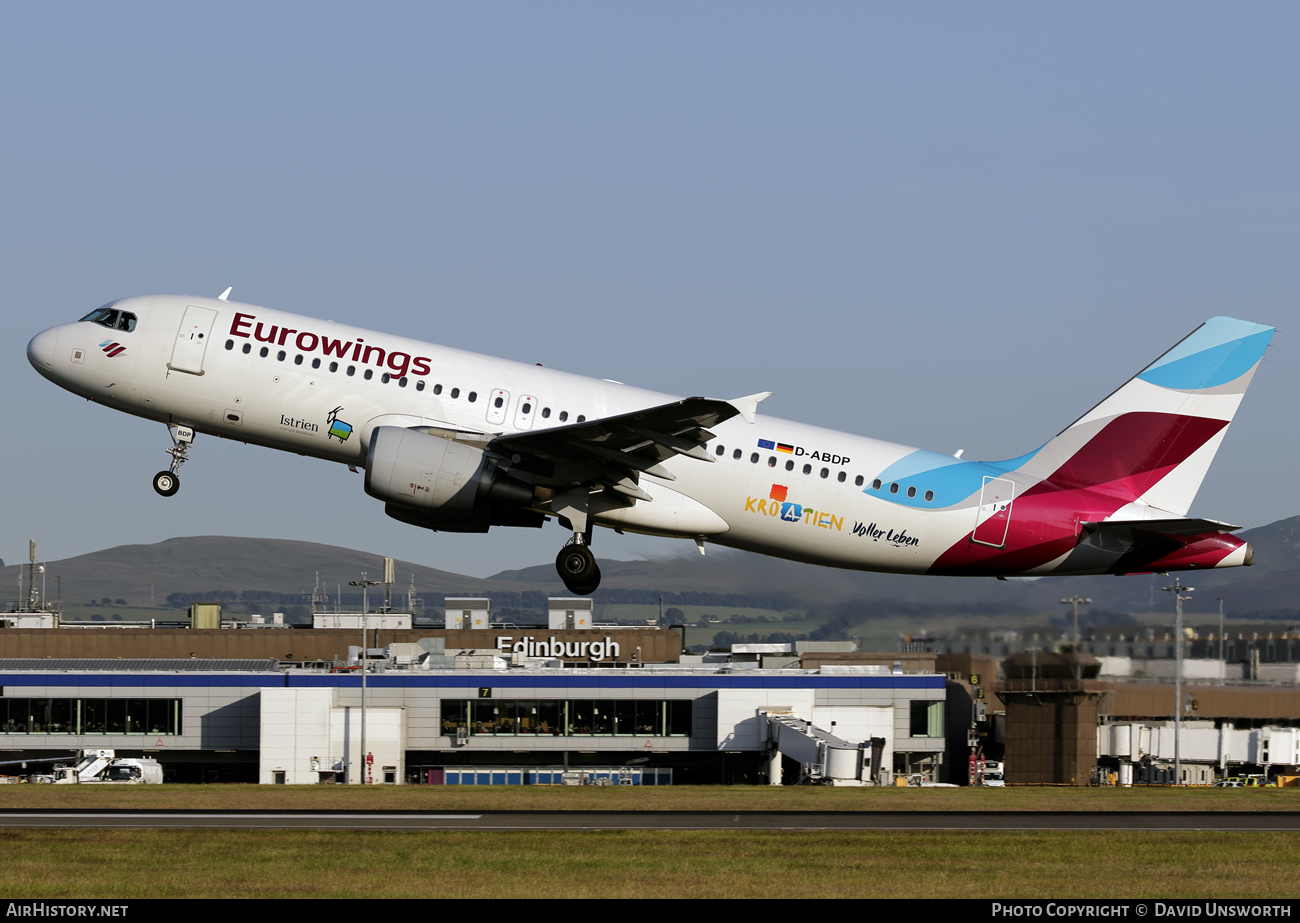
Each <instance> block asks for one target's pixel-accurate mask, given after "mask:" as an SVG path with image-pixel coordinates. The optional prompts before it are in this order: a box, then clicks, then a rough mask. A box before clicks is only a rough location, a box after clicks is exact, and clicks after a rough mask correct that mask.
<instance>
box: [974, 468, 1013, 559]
mask: <svg viewBox="0 0 1300 923" xmlns="http://www.w3.org/2000/svg"><path fill="white" fill-rule="evenodd" d="M1015 492H1016V485H1015V483H1014V482H1013V481H1010V480H1008V479H1007V478H994V477H986V478H984V487H983V488H982V489H981V490H980V505H979V507H978V508H977V509H976V511H975V531H974V532H972V533H971V541H972V542H974V543H975V544H977V545H988V546H989V547H990V548H1002V547H1004V546H1005V545H1006V543H1007V530H1008V529H1009V528H1010V527H1011V503H1012V500H1013V499H1014V496H1015Z"/></svg>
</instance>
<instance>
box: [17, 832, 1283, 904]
mask: <svg viewBox="0 0 1300 923" xmlns="http://www.w3.org/2000/svg"><path fill="white" fill-rule="evenodd" d="M0 849H3V850H4V855H5V874H4V875H3V876H2V877H0V894H2V895H3V896H4V897H5V898H87V899H113V898H248V897H254V898H263V897H312V898H363V897H368V898H392V897H416V898H430V897H433V898H437V897H441V898H448V897H451V898H483V897H518V898H529V897H531V898H538V897H546V898H574V897H622V898H645V897H687V898H701V897H713V898H755V897H772V896H776V895H779V896H780V897H810V898H818V897H822V898H863V897H865V898H873V897H875V898H884V897H889V898H953V897H964V898H1031V897H1045V898H1057V899H1060V898H1070V897H1085V898H1086V897H1094V898H1099V897H1105V898H1112V899H1113V898H1123V897H1143V898H1157V897H1206V898H1231V897H1254V898H1263V897H1291V896H1294V895H1295V894H1296V893H1297V891H1300V886H1298V885H1297V884H1296V881H1295V868H1296V865H1297V863H1298V862H1300V839H1297V838H1296V837H1295V836H1292V835H1287V834H1274V833H1258V834H1244V833H1226V834H1225V833H1218V834H1199V833H1183V834H1168V833H1160V834H1156V833H1145V832H1143V833H1091V834H1086V835H1084V834H1067V833H1026V832H1005V833H951V832H945V833H927V832H865V833H859V832H836V833H804V832H779V831H778V832H767V831H763V832H746V833H739V832H735V833H733V832H721V833H715V832H644V831H634V832H580V831H573V832H558V833H464V832H459V831H457V832H442V833H416V832H404V833H372V832H324V831H281V830H263V831H239V830H235V831H219V832H196V831H185V830H131V831H122V832H112V833H106V832H105V831H102V830H53V831H51V830H41V831H35V830H3V829H0Z"/></svg>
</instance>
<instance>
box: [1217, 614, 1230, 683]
mask: <svg viewBox="0 0 1300 923" xmlns="http://www.w3.org/2000/svg"><path fill="white" fill-rule="evenodd" d="M1215 598H1216V599H1217V600H1218V601H1219V659H1220V660H1222V661H1223V662H1224V663H1227V662H1228V655H1227V653H1226V652H1225V651H1224V647H1223V597H1222V596H1216V597H1215ZM1224 678H1225V679H1226V678H1227V677H1226V674H1225V677H1224Z"/></svg>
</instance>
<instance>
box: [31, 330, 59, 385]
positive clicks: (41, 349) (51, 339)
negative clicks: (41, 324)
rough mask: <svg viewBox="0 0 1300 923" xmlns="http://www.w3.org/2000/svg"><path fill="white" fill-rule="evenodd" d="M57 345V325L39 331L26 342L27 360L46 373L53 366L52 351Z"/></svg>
mask: <svg viewBox="0 0 1300 923" xmlns="http://www.w3.org/2000/svg"><path fill="white" fill-rule="evenodd" d="M58 345H59V328H58V327H51V328H50V329H49V330H43V331H41V332H40V333H38V334H36V336H34V337H32V340H31V342H30V343H28V344H27V361H28V362H30V363H31V364H32V368H34V369H36V371H38V372H40V373H41V374H42V375H44V374H47V373H48V372H50V371H51V370H53V368H54V351H55V349H56V348H57V347H58Z"/></svg>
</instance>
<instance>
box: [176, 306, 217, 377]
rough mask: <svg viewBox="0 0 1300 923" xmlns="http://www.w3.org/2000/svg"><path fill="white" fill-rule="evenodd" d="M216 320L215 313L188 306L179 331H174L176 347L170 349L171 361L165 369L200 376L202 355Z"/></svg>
mask: <svg viewBox="0 0 1300 923" xmlns="http://www.w3.org/2000/svg"><path fill="white" fill-rule="evenodd" d="M216 319H217V312H216V311H213V310H212V309H211V308H200V307H198V306H197V305H188V306H187V307H186V308H185V317H183V318H182V319H181V329H180V330H178V331H176V345H175V346H173V347H172V359H171V361H170V362H168V363H167V368H169V369H171V370H172V371H175V372H188V373H189V374H191V375H202V374H203V355H204V353H206V352H207V349H208V340H209V339H210V338H211V337H210V334H211V333H212V322H213V321H215V320H216Z"/></svg>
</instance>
